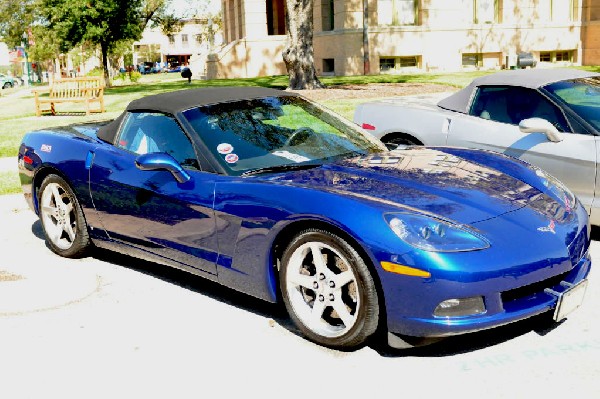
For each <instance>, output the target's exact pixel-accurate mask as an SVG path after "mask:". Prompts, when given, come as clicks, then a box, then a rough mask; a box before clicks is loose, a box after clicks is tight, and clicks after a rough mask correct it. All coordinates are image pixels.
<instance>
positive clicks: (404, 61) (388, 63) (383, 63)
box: [379, 55, 419, 72]
mask: <svg viewBox="0 0 600 399" xmlns="http://www.w3.org/2000/svg"><path fill="white" fill-rule="evenodd" d="M418 67H419V56H416V55H413V56H410V57H381V58H379V71H380V72H390V71H392V70H398V69H402V68H418Z"/></svg>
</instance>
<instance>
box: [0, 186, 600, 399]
mask: <svg viewBox="0 0 600 399" xmlns="http://www.w3.org/2000/svg"><path fill="white" fill-rule="evenodd" d="M0 220H2V228H0V251H2V254H3V257H2V263H1V264H0V270H1V271H3V272H2V273H0V359H1V360H2V361H0V381H1V383H0V397H2V398H10V399H20V398H42V397H43V398H61V399H64V398H67V399H68V398H77V399H80V398H86V399H88V398H122V397H133V398H141V397H144V398H166V397H168V398H191V397H211V398H213V397H214V398H220V397H227V398H231V397H259V396H260V397H263V398H271V397H273V398H276V397H277V398H279V397H282V396H285V397H286V398H296V397H298V398H299V397H306V396H316V397H329V396H331V397H334V396H335V397H345V398H359V397H360V398H364V397H369V398H378V397H384V396H386V397H391V396H398V395H405V394H410V395H411V397H414V398H431V397H435V396H438V395H439V396H442V395H443V396H448V395H452V396H459V395H460V397H461V398H465V399H468V398H481V397H484V396H485V397H486V398H511V399H513V398H522V397H545V396H552V397H557V396H558V397H560V396H562V395H568V397H574V398H578V399H579V398H597V397H598V394H599V393H600V378H599V377H600V363H599V362H598V357H599V356H600V306H598V304H600V288H599V284H600V282H599V281H598V279H597V278H596V274H597V273H595V272H594V271H593V272H592V275H591V276H590V284H589V288H588V292H587V294H586V298H585V302H584V304H583V306H582V307H581V308H580V309H578V310H577V311H576V312H575V313H573V314H572V316H570V317H569V319H568V320H567V321H565V322H564V323H562V324H561V325H559V326H554V327H555V328H552V329H549V328H548V325H547V324H545V323H543V322H542V320H539V319H535V320H532V321H530V322H526V323H518V324H515V325H512V326H507V327H503V328H500V329H495V330H491V331H487V332H483V333H478V334H470V335H467V336H463V337H458V338H453V339H448V340H446V341H442V342H440V343H439V344H436V345H434V346H431V347H428V348H424V349H421V350H410V351H390V350H385V349H383V346H382V345H380V344H377V343H374V344H373V345H371V346H367V347H365V348H362V349H360V350H357V351H354V352H349V353H346V352H339V351H332V350H329V349H325V348H322V347H319V346H317V345H314V344H312V343H310V342H308V341H306V340H305V339H303V338H301V337H299V336H298V335H297V333H296V331H295V329H294V328H293V327H292V326H291V324H290V321H289V319H288V318H287V317H286V316H285V313H283V312H282V311H281V309H280V308H278V307H276V306H273V305H269V304H266V303H263V302H261V301H258V300H255V299H253V298H251V297H247V296H245V295H242V294H239V293H236V292H233V291H231V290H229V289H226V288H224V287H221V286H219V285H217V284H213V283H210V282H208V281H206V280H203V279H201V278H197V277H194V276H190V275H188V274H186V273H183V272H179V271H176V270H173V269H171V268H168V267H163V266H160V265H157V264H152V263H148V262H143V261H140V260H137V259H132V258H128V257H124V256H119V255H116V254H112V253H107V252H98V253H97V254H96V255H95V256H94V257H89V258H84V259H79V260H72V259H63V258H60V257H58V256H56V255H54V254H53V253H52V252H51V251H50V250H49V249H48V248H46V245H45V243H44V241H43V237H42V234H41V229H40V224H39V221H37V219H36V217H35V215H34V214H33V213H32V212H31V211H30V210H29V209H28V208H27V206H26V204H25V202H24V200H23V199H22V197H21V196H20V195H7V196H0ZM591 253H592V258H593V262H594V263H595V264H599V262H600V242H598V241H596V240H595V241H594V242H593V243H592V248H591Z"/></svg>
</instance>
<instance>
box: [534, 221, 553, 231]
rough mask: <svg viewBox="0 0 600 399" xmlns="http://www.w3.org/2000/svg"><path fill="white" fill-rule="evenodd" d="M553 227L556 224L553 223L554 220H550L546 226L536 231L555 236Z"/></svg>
mask: <svg viewBox="0 0 600 399" xmlns="http://www.w3.org/2000/svg"><path fill="white" fill-rule="evenodd" d="M555 226H556V223H555V222H554V220H551V221H550V223H548V226H544V227H538V231H541V232H542V233H552V234H556V231H554V227H555Z"/></svg>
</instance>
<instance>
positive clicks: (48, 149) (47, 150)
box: [40, 144, 52, 152]
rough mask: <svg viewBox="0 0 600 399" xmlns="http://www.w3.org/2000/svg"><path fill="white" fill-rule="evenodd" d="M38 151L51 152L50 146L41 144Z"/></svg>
mask: <svg viewBox="0 0 600 399" xmlns="http://www.w3.org/2000/svg"><path fill="white" fill-rule="evenodd" d="M40 151H43V152H52V146H51V145H48V144H42V148H40Z"/></svg>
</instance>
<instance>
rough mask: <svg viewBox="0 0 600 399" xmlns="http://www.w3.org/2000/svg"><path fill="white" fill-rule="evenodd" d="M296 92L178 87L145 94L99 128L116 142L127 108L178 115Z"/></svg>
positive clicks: (106, 138) (105, 138) (103, 137)
mask: <svg viewBox="0 0 600 399" xmlns="http://www.w3.org/2000/svg"><path fill="white" fill-rule="evenodd" d="M282 95H285V96H296V95H297V94H295V93H290V92H285V91H281V90H275V89H268V88H264V87H206V88H200V89H188V90H178V91H173V92H169V93H161V94H156V95H153V96H146V97H142V98H140V99H137V100H133V101H132V102H130V103H129V105H128V106H127V108H126V111H125V112H123V114H121V115H120V116H119V117H118V118H117V119H115V120H114V121H112V122H111V123H109V124H107V125H104V126H102V127H101V128H100V129H99V130H98V138H99V139H100V140H103V141H106V142H108V143H111V144H112V143H114V141H115V136H116V134H117V130H118V129H119V126H120V125H121V121H122V120H123V117H124V116H125V114H126V113H127V112H142V111H147V112H161V113H165V114H171V115H175V114H177V113H179V112H182V111H185V110H188V109H190V108H194V107H199V106H204V105H210V104H218V103H223V102H230V101H240V100H251V99H255V98H264V97H273V96H282Z"/></svg>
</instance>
